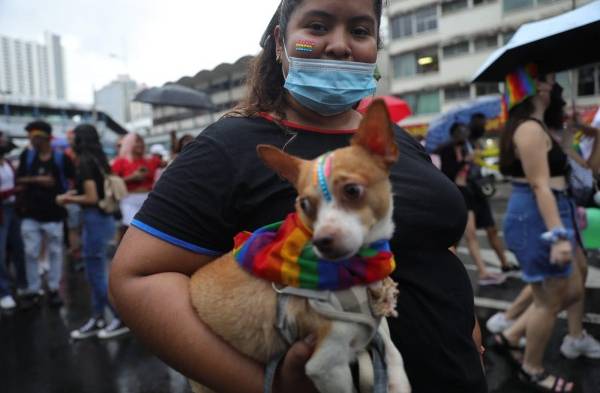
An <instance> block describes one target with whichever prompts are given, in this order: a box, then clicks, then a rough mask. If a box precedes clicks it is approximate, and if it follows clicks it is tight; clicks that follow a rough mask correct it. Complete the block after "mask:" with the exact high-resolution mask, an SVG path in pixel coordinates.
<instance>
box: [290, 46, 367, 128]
mask: <svg viewBox="0 0 600 393" xmlns="http://www.w3.org/2000/svg"><path fill="white" fill-rule="evenodd" d="M283 48H284V51H285V56H286V57H287V59H288V64H289V69H288V74H287V78H285V84H284V86H283V87H285V88H286V89H287V91H289V92H290V94H291V95H292V97H294V99H295V100H296V101H298V102H299V103H300V104H301V105H302V106H304V107H306V108H308V109H311V110H312V111H314V112H317V113H318V114H320V115H322V116H334V115H337V114H340V113H343V112H345V111H347V110H349V109H350V108H352V106H354V104H356V103H357V102H358V101H360V100H361V99H363V98H365V97H367V96H370V95H373V94H374V93H375V89H376V88H377V82H376V81H375V78H374V76H373V74H374V72H375V67H376V63H373V64H370V63H359V62H354V61H340V60H322V59H304V58H300V57H289V56H288V53H287V49H286V47H285V42H284V43H283Z"/></svg>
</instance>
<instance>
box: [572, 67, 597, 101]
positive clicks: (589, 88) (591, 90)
mask: <svg viewBox="0 0 600 393" xmlns="http://www.w3.org/2000/svg"><path fill="white" fill-rule="evenodd" d="M577 73H578V77H577V95H579V96H593V95H594V94H595V92H596V79H597V77H596V74H597V73H598V70H597V67H595V66H588V67H581V68H580V69H579V70H578V71H577Z"/></svg>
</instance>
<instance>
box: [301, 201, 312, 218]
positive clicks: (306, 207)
mask: <svg viewBox="0 0 600 393" xmlns="http://www.w3.org/2000/svg"><path fill="white" fill-rule="evenodd" d="M300 208H301V209H302V210H303V211H304V213H306V214H308V215H310V214H311V212H312V203H311V202H310V199H308V198H300Z"/></svg>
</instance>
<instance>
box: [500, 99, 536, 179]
mask: <svg viewBox="0 0 600 393" xmlns="http://www.w3.org/2000/svg"><path fill="white" fill-rule="evenodd" d="M534 110H535V106H534V105H533V96H531V97H527V98H526V99H525V100H523V101H522V102H521V103H519V104H517V105H515V106H514V107H513V108H512V109H511V110H510V111H509V112H508V120H507V121H506V125H505V126H504V132H503V133H502V136H501V137H500V172H502V173H503V174H508V173H507V171H508V168H510V166H511V165H512V164H513V163H514V162H515V160H516V159H517V156H516V152H515V143H514V141H513V137H514V135H515V132H516V131H517V128H519V126H520V125H521V123H523V121H524V120H527V119H529V118H531V115H532V114H533V112H534Z"/></svg>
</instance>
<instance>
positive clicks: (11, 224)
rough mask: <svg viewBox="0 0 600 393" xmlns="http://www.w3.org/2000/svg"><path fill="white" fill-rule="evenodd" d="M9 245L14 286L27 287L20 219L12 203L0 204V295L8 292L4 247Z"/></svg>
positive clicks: (8, 284)
mask: <svg viewBox="0 0 600 393" xmlns="http://www.w3.org/2000/svg"><path fill="white" fill-rule="evenodd" d="M8 245H10V248H11V251H12V253H11V257H12V258H11V259H12V262H13V264H14V267H15V273H16V274H17V277H16V279H17V280H16V284H17V285H16V286H17V287H18V288H19V289H23V290H25V289H26V288H27V273H26V272H25V255H24V254H23V238H22V237H21V221H20V220H19V217H18V216H17V214H16V212H15V207H14V204H12V203H5V204H3V205H2V224H0V297H1V296H6V295H9V294H10V286H11V285H10V281H11V280H10V275H9V273H8V266H7V265H8V264H7V262H8V261H7V259H6V249H7V246H8Z"/></svg>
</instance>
